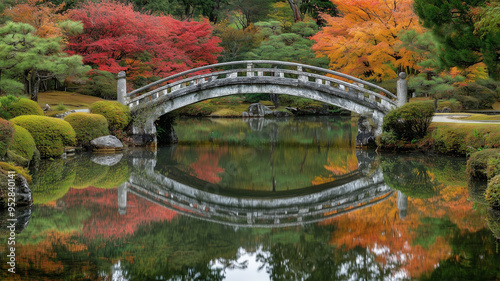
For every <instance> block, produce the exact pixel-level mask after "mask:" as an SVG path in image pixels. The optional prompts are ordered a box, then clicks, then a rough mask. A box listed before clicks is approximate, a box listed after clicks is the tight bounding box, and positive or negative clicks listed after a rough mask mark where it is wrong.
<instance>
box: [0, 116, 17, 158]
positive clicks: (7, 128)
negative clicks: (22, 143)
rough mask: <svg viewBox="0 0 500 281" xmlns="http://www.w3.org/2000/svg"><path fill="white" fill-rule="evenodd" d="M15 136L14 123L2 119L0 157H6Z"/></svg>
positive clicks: (0, 124)
mask: <svg viewBox="0 0 500 281" xmlns="http://www.w3.org/2000/svg"><path fill="white" fill-rule="evenodd" d="M13 134H14V128H13V127H12V123H10V122H9V121H7V120H5V119H2V118H0V157H2V156H4V155H5V153H6V152H7V148H8V147H9V145H10V143H11V142H12V136H13Z"/></svg>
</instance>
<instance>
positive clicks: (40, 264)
mask: <svg viewBox="0 0 500 281" xmlns="http://www.w3.org/2000/svg"><path fill="white" fill-rule="evenodd" d="M75 234H76V232H72V233H68V232H59V231H50V232H48V233H47V234H46V235H47V236H46V238H45V240H43V241H41V242H40V243H37V244H36V245H33V244H26V245H16V251H17V260H16V262H17V263H18V267H17V268H18V269H19V270H21V269H30V268H35V269H36V270H39V271H43V272H46V273H47V274H48V275H50V274H59V273H61V272H62V271H63V269H64V265H63V263H62V262H61V261H57V262H56V261H54V260H55V258H56V256H57V252H58V251H56V250H55V249H54V247H64V248H66V249H68V250H69V251H70V252H78V251H84V250H87V246H85V245H83V244H80V243H78V242H76V241H75V240H74V239H72V236H73V235H75ZM19 274H20V275H23V273H22V272H19ZM26 274H28V276H29V272H26Z"/></svg>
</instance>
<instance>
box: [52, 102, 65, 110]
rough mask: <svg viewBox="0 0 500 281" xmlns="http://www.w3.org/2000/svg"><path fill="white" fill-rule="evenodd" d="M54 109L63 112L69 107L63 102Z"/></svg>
mask: <svg viewBox="0 0 500 281" xmlns="http://www.w3.org/2000/svg"><path fill="white" fill-rule="evenodd" d="M54 109H55V110H57V111H63V110H66V109H68V107H67V106H65V105H64V103H62V102H61V103H59V104H58V105H56V106H55V108H54Z"/></svg>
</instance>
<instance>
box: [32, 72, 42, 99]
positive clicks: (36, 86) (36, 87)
mask: <svg viewBox="0 0 500 281" xmlns="http://www.w3.org/2000/svg"><path fill="white" fill-rule="evenodd" d="M39 91H40V77H35V83H33V88H32V89H31V100H32V101H36V102H38V92H39Z"/></svg>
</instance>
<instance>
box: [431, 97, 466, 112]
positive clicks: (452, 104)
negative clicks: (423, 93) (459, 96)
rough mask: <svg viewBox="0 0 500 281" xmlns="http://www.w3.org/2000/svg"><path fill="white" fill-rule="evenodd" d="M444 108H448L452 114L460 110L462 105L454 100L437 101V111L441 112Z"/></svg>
mask: <svg viewBox="0 0 500 281" xmlns="http://www.w3.org/2000/svg"><path fill="white" fill-rule="evenodd" d="M444 108H449V109H450V110H451V111H452V112H458V111H461V110H462V104H461V103H460V102H459V101H457V100H456V99H449V100H438V104H437V110H438V111H442V110H443V109H444Z"/></svg>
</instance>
